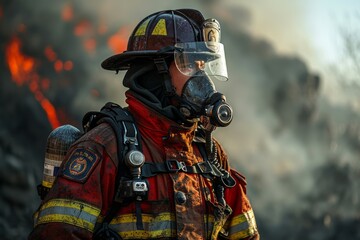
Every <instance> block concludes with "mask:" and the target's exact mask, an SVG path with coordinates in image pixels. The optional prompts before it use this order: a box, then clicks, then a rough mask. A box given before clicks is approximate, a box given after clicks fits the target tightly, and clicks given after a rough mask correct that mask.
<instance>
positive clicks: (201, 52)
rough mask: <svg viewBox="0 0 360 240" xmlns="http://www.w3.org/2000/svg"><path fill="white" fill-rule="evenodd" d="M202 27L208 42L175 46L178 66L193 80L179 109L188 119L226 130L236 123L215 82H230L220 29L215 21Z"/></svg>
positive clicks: (207, 22)
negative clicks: (200, 118) (207, 119)
mask: <svg viewBox="0 0 360 240" xmlns="http://www.w3.org/2000/svg"><path fill="white" fill-rule="evenodd" d="M202 27H203V33H202V34H203V38H204V42H187V43H177V44H175V51H174V60H175V65H176V67H177V69H178V70H179V71H180V72H181V73H182V74H183V75H186V76H189V77H190V78H189V79H188V80H187V82H186V83H185V85H184V87H183V90H182V94H181V96H180V107H179V109H180V112H181V113H182V114H183V115H184V116H185V117H186V118H187V119H196V118H199V117H201V116H206V117H208V118H209V120H210V123H211V124H212V125H214V126H219V127H226V126H228V125H229V124H230V123H231V121H232V118H233V110H232V108H231V107H230V105H229V104H227V103H226V98H225V96H224V95H223V94H221V93H219V92H217V91H216V89H215V85H214V83H213V81H212V79H217V80H220V81H227V80H228V75H227V68H226V61H225V52H224V46H223V45H222V44H221V43H220V25H219V23H218V21H216V20H215V19H208V20H205V22H204V23H203V26H202Z"/></svg>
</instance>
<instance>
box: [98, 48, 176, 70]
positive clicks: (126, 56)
mask: <svg viewBox="0 0 360 240" xmlns="http://www.w3.org/2000/svg"><path fill="white" fill-rule="evenodd" d="M168 56H173V52H161V53H159V51H157V50H156V51H155V50H144V51H128V52H127V51H125V52H123V53H120V54H116V55H113V56H111V57H109V58H107V59H105V60H104V61H103V62H102V63H101V67H102V68H104V69H106V70H112V71H119V70H120V71H122V70H128V69H129V68H130V66H131V64H133V63H135V62H142V61H149V60H152V59H154V58H157V57H168Z"/></svg>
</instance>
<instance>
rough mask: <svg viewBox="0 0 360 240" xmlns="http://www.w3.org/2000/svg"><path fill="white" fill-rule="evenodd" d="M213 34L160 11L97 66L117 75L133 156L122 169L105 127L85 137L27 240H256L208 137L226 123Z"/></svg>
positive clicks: (193, 19)
mask: <svg viewBox="0 0 360 240" xmlns="http://www.w3.org/2000/svg"><path fill="white" fill-rule="evenodd" d="M220 32H221V31H220V24H219V22H218V21H217V20H215V19H206V20H205V19H204V17H203V16H202V14H201V13H200V12H199V11H197V10H193V9H178V10H166V11H160V12H156V13H154V14H151V15H149V16H147V17H146V18H145V19H143V20H142V21H140V23H139V24H138V25H137V26H136V27H135V29H134V31H133V32H132V34H131V35H130V38H129V42H128V47H127V50H126V51H124V52H123V53H121V54H117V55H114V56H111V57H109V58H108V59H106V60H105V61H103V63H102V67H103V68H104V69H107V70H114V71H121V70H127V72H126V74H125V77H124V79H123V84H124V86H125V87H127V88H129V90H128V91H127V92H126V102H127V104H128V106H127V111H128V112H129V113H130V114H131V116H132V117H133V119H134V123H135V124H134V126H135V125H136V130H135V132H138V135H137V136H138V137H139V142H138V144H134V145H131V146H135V145H138V146H141V149H140V150H139V151H137V148H133V149H132V147H129V148H128V149H130V150H129V151H127V152H126V153H124V155H123V156H124V158H125V162H126V164H124V161H122V159H119V158H121V157H119V156H118V154H117V153H118V151H119V147H121V144H120V145H118V144H116V134H115V132H114V130H113V128H112V127H111V126H110V125H109V124H107V123H106V122H103V123H99V124H98V125H97V126H95V127H94V128H92V129H91V130H90V131H88V132H86V134H84V135H83V136H82V137H81V138H80V139H78V140H77V141H76V142H75V143H74V144H73V145H72V146H71V147H70V149H69V151H68V153H67V155H66V157H65V160H64V162H63V164H62V165H61V167H60V171H59V174H58V176H57V178H56V180H55V182H54V184H53V186H52V188H51V190H50V192H49V193H48V194H47V196H46V197H45V199H44V200H43V201H42V203H41V205H40V207H39V209H38V210H37V212H36V213H35V214H34V229H33V231H32V232H31V233H30V236H29V239H259V233H258V229H257V226H256V221H255V216H254V212H253V209H252V207H251V205H250V202H249V199H248V197H247V195H246V181H245V178H244V177H243V176H242V175H241V174H240V173H238V172H237V171H235V170H234V169H232V168H231V167H230V166H229V163H228V159H227V155H226V153H225V151H224V149H223V148H222V146H221V145H220V144H219V142H218V141H217V140H216V139H215V138H213V137H212V135H211V133H212V131H213V130H214V129H215V128H217V127H226V126H228V125H229V124H230V122H231V120H232V116H233V111H232V108H231V106H230V105H229V104H228V103H227V102H226V98H225V96H224V95H223V94H221V93H219V92H217V91H216V89H215V85H214V83H213V81H212V80H213V79H219V80H227V70H226V62H225V55H224V48H223V45H222V44H221V43H220ZM135 141H136V140H135ZM131 149H132V150H131ZM132 155H133V156H132ZM129 159H130V160H129ZM119 173H120V176H119ZM126 176H127V177H126ZM119 182H120V183H119ZM114 206H115V207H114Z"/></svg>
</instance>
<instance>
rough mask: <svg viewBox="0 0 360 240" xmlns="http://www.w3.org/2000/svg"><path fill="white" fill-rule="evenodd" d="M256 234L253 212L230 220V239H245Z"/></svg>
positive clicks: (250, 211)
mask: <svg viewBox="0 0 360 240" xmlns="http://www.w3.org/2000/svg"><path fill="white" fill-rule="evenodd" d="M256 232H257V226H256V220H255V216H254V212H253V210H249V211H247V212H245V213H243V214H240V215H238V216H235V217H234V218H233V219H231V222H230V228H229V236H230V239H242V238H246V237H249V236H253V235H254V234H255V233H256Z"/></svg>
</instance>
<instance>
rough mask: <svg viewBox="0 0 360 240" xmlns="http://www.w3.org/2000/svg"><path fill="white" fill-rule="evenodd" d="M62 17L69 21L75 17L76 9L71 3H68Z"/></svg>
mask: <svg viewBox="0 0 360 240" xmlns="http://www.w3.org/2000/svg"><path fill="white" fill-rule="evenodd" d="M61 18H62V19H63V20H64V21H65V22H67V21H70V20H72V19H73V18H74V10H73V7H72V6H71V5H70V4H66V5H65V6H64V8H63V10H62V12H61Z"/></svg>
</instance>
